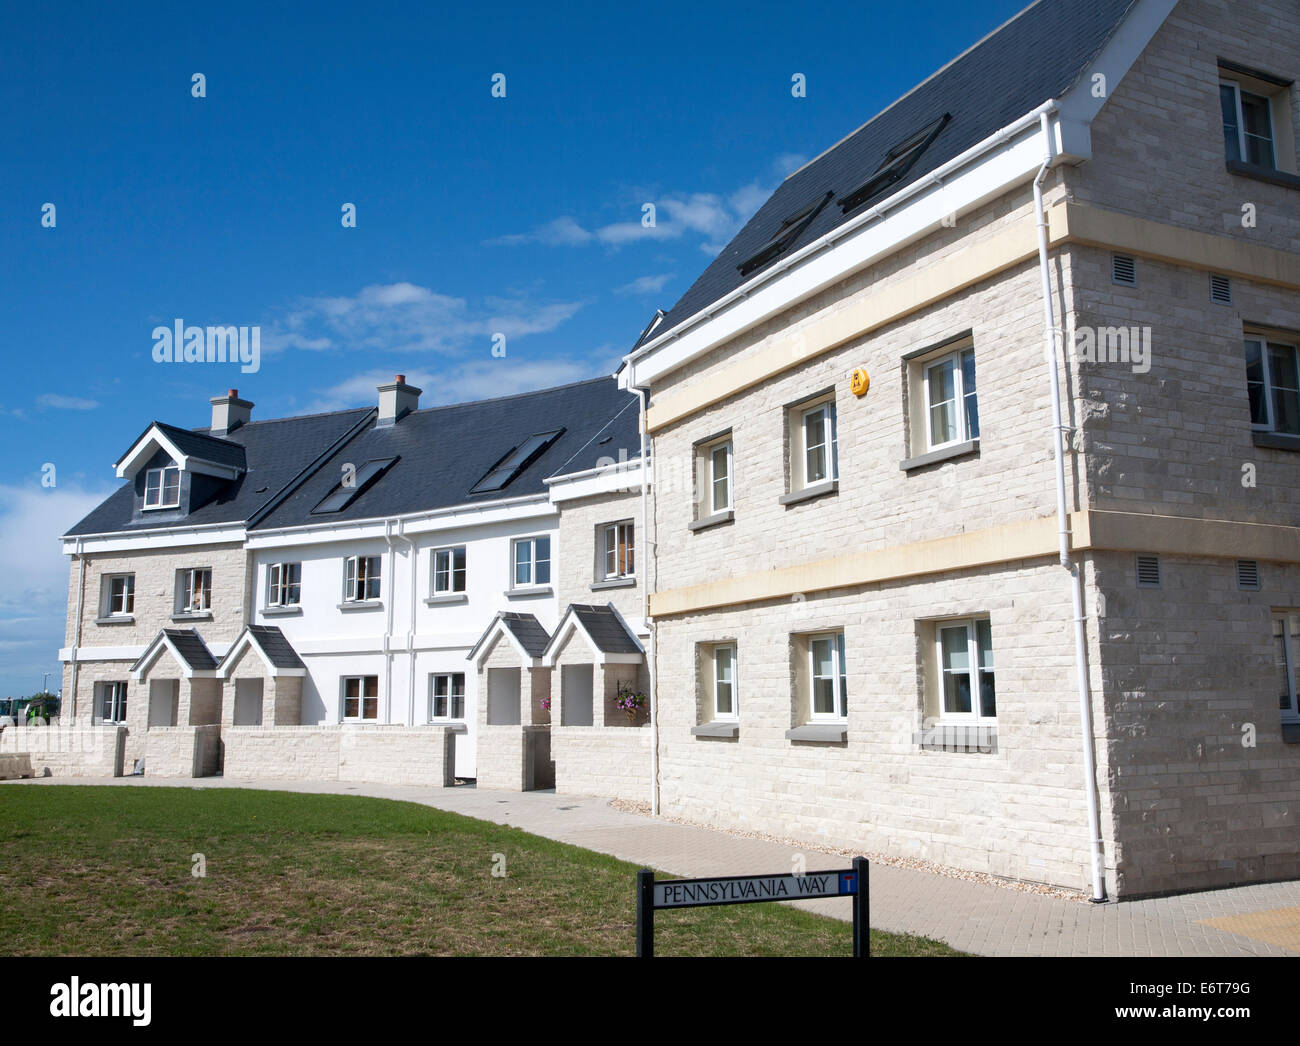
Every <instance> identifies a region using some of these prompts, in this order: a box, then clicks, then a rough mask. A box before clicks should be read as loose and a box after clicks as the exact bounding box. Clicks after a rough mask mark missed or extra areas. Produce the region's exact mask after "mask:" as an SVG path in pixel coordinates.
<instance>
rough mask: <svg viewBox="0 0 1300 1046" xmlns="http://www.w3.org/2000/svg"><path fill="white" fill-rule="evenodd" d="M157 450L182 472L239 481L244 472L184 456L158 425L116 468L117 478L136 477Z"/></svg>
mask: <svg viewBox="0 0 1300 1046" xmlns="http://www.w3.org/2000/svg"><path fill="white" fill-rule="evenodd" d="M155 450H165V451H166V452H167V455H168V457H170V458H171V459H172V461H174V462H176V464H177V465H178V466H179V467H180V468H181V470H182V471H189V472H200V473H202V474H203V475H205V476H216V477H217V478H219V479H237V478H238V477H239V474H240V473H241V472H242V471H243V470H242V469H239V468H236V467H235V466H234V465H222V464H220V463H219V462H216V461H208V460H207V459H205V458H198V457H195V456H194V455H192V454H182V453H181V451H180V448H179V447H177V446H176V444H175V443H173V442H172V441H171V439H169V438H168V437H167V436H166V435H165V434H164V433H163V432H162V430H160V429H159V428H158V427H157V426H156V425H151V426H150V427H149V431H148V432H146V433H145V434H144V435H143V436H141V437H140V438H139V439H138V440H136V442H135V446H133V447H132V448H131V449H130V450H128V451H127V452H126V456H125V457H124V458H123V459H122V461H121V463H120V464H118V465H116V466H114V471H115V472H116V473H117V478H118V479H126V478H128V477H129V476H134V475H135V474H136V473H137V472H138V471H140V467H141V466H142V465H143V464H144V463H145V462H146V461H148V460H149V459H150V458H151V457H153V455H154V451H155Z"/></svg>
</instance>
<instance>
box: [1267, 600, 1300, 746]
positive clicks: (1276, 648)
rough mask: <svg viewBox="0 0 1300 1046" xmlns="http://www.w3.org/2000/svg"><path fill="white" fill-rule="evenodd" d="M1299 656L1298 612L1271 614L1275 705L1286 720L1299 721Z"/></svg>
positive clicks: (1299, 620)
mask: <svg viewBox="0 0 1300 1046" xmlns="http://www.w3.org/2000/svg"><path fill="white" fill-rule="evenodd" d="M1297 657H1300V612H1291V613H1286V614H1275V615H1274V616H1273V666H1274V669H1275V671H1276V673H1277V676H1276V678H1277V694H1278V698H1277V706H1278V708H1279V709H1281V711H1282V718H1283V719H1284V720H1285V721H1287V722H1292V723H1293V722H1300V703H1297V697H1296V679H1297V671H1296V660H1297Z"/></svg>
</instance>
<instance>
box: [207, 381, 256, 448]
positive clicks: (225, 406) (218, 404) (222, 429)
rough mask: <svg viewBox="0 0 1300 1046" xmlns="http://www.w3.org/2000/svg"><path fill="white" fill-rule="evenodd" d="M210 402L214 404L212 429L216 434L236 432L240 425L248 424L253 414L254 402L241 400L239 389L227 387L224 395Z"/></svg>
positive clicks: (222, 434)
mask: <svg viewBox="0 0 1300 1046" xmlns="http://www.w3.org/2000/svg"><path fill="white" fill-rule="evenodd" d="M208 402H209V403H211V404H212V425H211V426H210V431H211V433H212V435H214V436H225V435H228V434H229V433H231V432H234V431H235V429H237V428H239V426H240V425H246V424H247V423H248V421H249V419H250V418H252V416H253V404H251V403H249V402H248V400H241V399H240V398H239V390H238V389H227V390H226V394H225V395H224V396H215V397H213V398H212V399H210V400H208Z"/></svg>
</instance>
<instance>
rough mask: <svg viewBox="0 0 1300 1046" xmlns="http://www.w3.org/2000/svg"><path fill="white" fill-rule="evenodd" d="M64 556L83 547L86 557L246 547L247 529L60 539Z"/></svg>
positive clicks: (223, 527)
mask: <svg viewBox="0 0 1300 1046" xmlns="http://www.w3.org/2000/svg"><path fill="white" fill-rule="evenodd" d="M60 540H61V541H62V542H63V554H64V555H65V556H70V555H73V554H75V553H76V551H77V543H78V542H80V543H81V551H82V552H83V553H86V554H89V555H94V554H96V553H100V552H130V551H145V550H148V549H152V548H176V547H178V546H181V545H185V546H189V545H242V544H243V543H244V525H243V524H242V523H237V524H234V525H224V524H214V525H213V526H210V527H164V528H159V529H158V530H138V531H133V532H132V533H129V534H122V533H117V534H82V535H79V536H73V537H64V538H60Z"/></svg>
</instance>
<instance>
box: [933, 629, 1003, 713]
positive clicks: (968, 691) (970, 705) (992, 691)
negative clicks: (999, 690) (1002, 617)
mask: <svg viewBox="0 0 1300 1046" xmlns="http://www.w3.org/2000/svg"><path fill="white" fill-rule="evenodd" d="M935 640H936V645H937V651H936V657H937V661H938V666H939V680H938V683H939V698H940V700H939V708H940V712H941V715H942V716H943V718H944V719H958V720H961V719H970V720H993V719H996V717H997V694H996V687H995V684H994V674H993V629H992V626H991V625H990V623H989V620H988V618H982V619H972V620H967V621H941V622H938V623H937V624H936V626H935Z"/></svg>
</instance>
